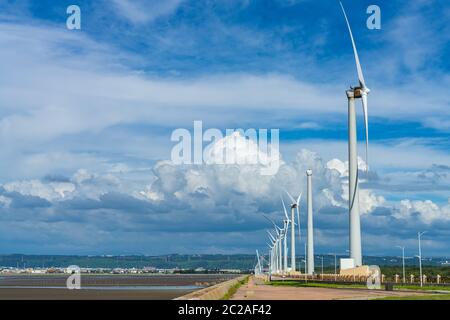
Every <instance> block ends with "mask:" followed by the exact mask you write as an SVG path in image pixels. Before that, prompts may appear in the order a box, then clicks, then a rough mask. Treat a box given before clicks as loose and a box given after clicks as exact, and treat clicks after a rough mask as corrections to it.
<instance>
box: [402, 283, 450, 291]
mask: <svg viewBox="0 0 450 320" xmlns="http://www.w3.org/2000/svg"><path fill="white" fill-rule="evenodd" d="M394 288H395V289H398V290H401V289H409V290H424V291H429V290H431V291H450V287H448V286H445V287H444V286H432V285H431V286H426V285H425V286H423V287H421V286H419V285H405V286H396V285H395V284H394Z"/></svg>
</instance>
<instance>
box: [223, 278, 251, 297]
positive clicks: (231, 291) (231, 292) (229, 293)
mask: <svg viewBox="0 0 450 320" xmlns="http://www.w3.org/2000/svg"><path fill="white" fill-rule="evenodd" d="M249 278H250V276H247V277H245V278H244V279H242V280H239V281H238V282H237V283H236V284H235V285H233V286H231V287H230V289H228V291H227V293H225V295H224V296H223V297H222V298H221V299H220V300H230V299H231V297H233V295H234V294H235V293H236V291H237V290H238V289H239V288H240V287H241V286H242V285H244V284H246V283H247V282H248V279H249Z"/></svg>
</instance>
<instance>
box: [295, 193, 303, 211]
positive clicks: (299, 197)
mask: <svg viewBox="0 0 450 320" xmlns="http://www.w3.org/2000/svg"><path fill="white" fill-rule="evenodd" d="M301 198H302V193H301V192H300V194H299V195H298V198H297V202H296V204H297V207H298V206H299V205H300V199H301Z"/></svg>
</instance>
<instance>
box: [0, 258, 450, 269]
mask: <svg viewBox="0 0 450 320" xmlns="http://www.w3.org/2000/svg"><path fill="white" fill-rule="evenodd" d="M323 257H324V259H323V261H324V267H325V268H330V267H334V256H333V255H324V256H323ZM339 258H340V257H339V256H338V257H337V263H338V264H339ZM298 259H299V261H301V260H302V259H303V257H302V256H299V257H298ZM321 262H322V260H321V256H316V268H320V267H321ZM401 262H402V261H401V258H399V257H388V256H387V257H374V256H366V257H364V263H365V264H369V265H370V264H374V265H379V266H399V265H401ZM405 262H406V265H408V266H416V265H418V261H417V258H407V259H406V260H405ZM445 262H447V266H450V264H449V263H450V258H443V257H442V258H439V257H434V258H426V259H424V260H423V264H424V265H428V266H443V265H444V266H445ZM255 264H256V256H255V255H248V254H233V255H222V254H190V255H181V254H170V255H162V256H140V255H129V256H76V255H23V254H4V255H0V266H1V267H19V268H23V267H33V268H40V267H45V268H48V267H67V266H70V265H78V266H80V267H82V268H133V267H134V268H143V267H155V268H162V269H171V268H180V269H196V268H205V269H208V270H215V269H241V270H248V269H253V268H254V266H255Z"/></svg>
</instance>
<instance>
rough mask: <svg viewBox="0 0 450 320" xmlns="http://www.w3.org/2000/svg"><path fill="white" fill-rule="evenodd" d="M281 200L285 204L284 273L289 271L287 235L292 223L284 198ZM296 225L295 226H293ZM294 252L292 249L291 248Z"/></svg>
mask: <svg viewBox="0 0 450 320" xmlns="http://www.w3.org/2000/svg"><path fill="white" fill-rule="evenodd" d="M280 198H281V203H282V204H283V210H284V216H285V220H284V223H285V226H284V230H285V232H284V271H285V272H286V271H288V248H287V233H288V230H289V224H290V223H292V221H291V219H289V216H288V213H287V210H286V205H285V204H284V200H283V197H280ZM293 225H294V224H293ZM291 250H292V247H291Z"/></svg>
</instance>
